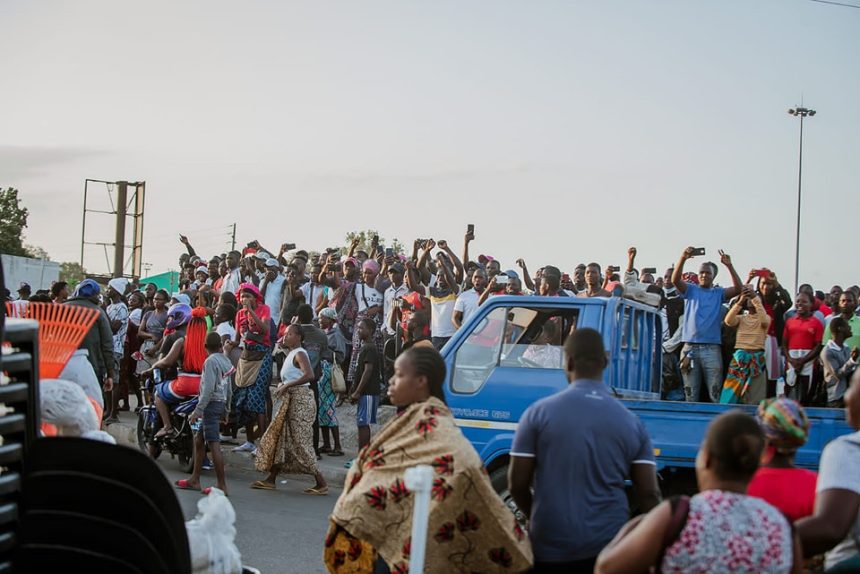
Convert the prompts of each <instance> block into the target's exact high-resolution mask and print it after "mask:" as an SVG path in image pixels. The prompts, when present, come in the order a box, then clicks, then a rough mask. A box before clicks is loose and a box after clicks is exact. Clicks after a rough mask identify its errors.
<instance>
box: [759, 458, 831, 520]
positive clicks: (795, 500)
mask: <svg viewBox="0 0 860 574" xmlns="http://www.w3.org/2000/svg"><path fill="white" fill-rule="evenodd" d="M817 481H818V473H815V472H812V471H811V470H806V469H803V468H765V467H761V468H759V469H758V470H757V471H756V473H755V475H754V476H753V478H752V480H751V481H750V485H749V488H748V489H747V494H748V495H750V496H755V497H756V498H761V499H762V500H764V501H765V502H767V503H769V504H770V505H771V506H774V507H776V508H778V509H779V510H781V511H782V513H783V514H785V515H786V516H787V517H788V519H789V521H790V522H794V521H795V520H798V519H800V518H803V517H804V516H811V515H812V510H813V508H814V507H815V483H816V482H817Z"/></svg>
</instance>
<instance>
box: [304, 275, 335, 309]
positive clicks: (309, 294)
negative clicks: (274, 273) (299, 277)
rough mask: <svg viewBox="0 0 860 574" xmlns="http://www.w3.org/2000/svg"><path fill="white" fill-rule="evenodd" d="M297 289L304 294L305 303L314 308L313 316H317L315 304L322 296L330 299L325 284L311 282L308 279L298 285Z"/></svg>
mask: <svg viewBox="0 0 860 574" xmlns="http://www.w3.org/2000/svg"><path fill="white" fill-rule="evenodd" d="M299 290H300V291H301V292H302V294H304V296H305V303H307V304H308V305H310V306H311V308H312V309H313V310H314V318H316V316H317V305H319V304H320V303H321V302H322V300H323V298H324V297H325V298H328V299H331V296H330V294H329V288H328V287H326V286H325V285H320V284H319V283H311V282H310V281H308V282H307V283H304V284H303V285H302V286H301V287H299Z"/></svg>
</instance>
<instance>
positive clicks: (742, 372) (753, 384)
mask: <svg viewBox="0 0 860 574" xmlns="http://www.w3.org/2000/svg"><path fill="white" fill-rule="evenodd" d="M764 373H765V358H764V351H745V350H743V349H736V350H735V354H734V355H732V362H731V363H729V372H728V374H727V375H726V380H725V382H724V383H723V392H722V393H721V394H720V402H721V403H723V404H737V403H740V402H744V403H745V404H753V401H755V404H758V401H757V400H756V399H759V400H760V398H764V393H765V389H766V378H765V374H764ZM759 397H760V398H759Z"/></svg>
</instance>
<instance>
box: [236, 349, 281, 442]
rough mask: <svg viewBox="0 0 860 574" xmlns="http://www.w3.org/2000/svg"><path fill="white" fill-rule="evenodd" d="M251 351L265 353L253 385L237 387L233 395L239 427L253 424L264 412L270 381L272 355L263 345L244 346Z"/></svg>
mask: <svg viewBox="0 0 860 574" xmlns="http://www.w3.org/2000/svg"><path fill="white" fill-rule="evenodd" d="M246 346H247V348H248V349H250V350H252V351H266V355H265V356H264V357H263V364H262V365H260V371H259V372H258V373H257V380H255V381H254V384H253V385H249V386H247V387H237V388H236V390H235V392H234V393H233V412H234V413H236V421H237V423H238V424H239V426H244V425H247V424H251V423H253V422H254V421H255V420H256V418H257V415H259V414H261V413H263V414H264V413H265V412H266V392H267V391H268V390H269V381H271V380H272V353H270V352H268V351H269V348H268V347H265V346H263V345H246Z"/></svg>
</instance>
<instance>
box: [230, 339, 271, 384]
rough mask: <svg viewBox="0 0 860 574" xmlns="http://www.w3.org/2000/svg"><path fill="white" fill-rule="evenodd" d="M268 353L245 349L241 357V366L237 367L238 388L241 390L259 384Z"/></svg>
mask: <svg viewBox="0 0 860 574" xmlns="http://www.w3.org/2000/svg"><path fill="white" fill-rule="evenodd" d="M265 356H266V351H252V350H250V349H243V350H242V355H241V356H240V357H239V365H238V366H237V367H236V386H237V387H238V388H240V389H242V388H245V387H250V386H251V385H253V384H254V383H255V382H257V375H259V374H260V367H262V366H263V358H265Z"/></svg>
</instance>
